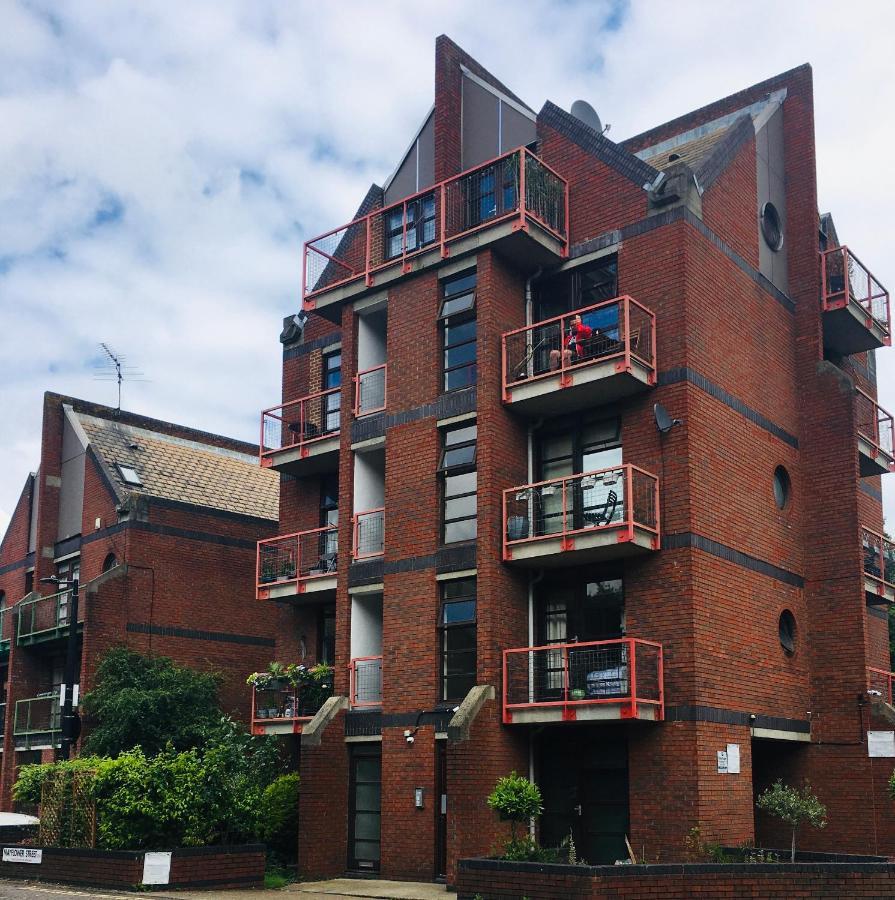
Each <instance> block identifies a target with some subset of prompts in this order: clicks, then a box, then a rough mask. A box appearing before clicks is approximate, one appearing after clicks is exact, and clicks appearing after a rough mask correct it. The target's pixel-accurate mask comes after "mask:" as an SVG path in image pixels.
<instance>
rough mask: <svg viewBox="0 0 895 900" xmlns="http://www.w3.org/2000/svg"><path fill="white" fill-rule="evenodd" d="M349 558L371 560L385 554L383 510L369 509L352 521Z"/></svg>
mask: <svg viewBox="0 0 895 900" xmlns="http://www.w3.org/2000/svg"><path fill="white" fill-rule="evenodd" d="M352 534H353V539H352V542H351V558H352V559H354V560H355V561H360V560H364V559H373V558H374V557H377V556H382V555H383V553H385V509H384V508H383V507H380V508H379V509H369V510H367V511H366V512H359V513H355V514H354V518H353V519H352Z"/></svg>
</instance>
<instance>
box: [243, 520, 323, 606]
mask: <svg viewBox="0 0 895 900" xmlns="http://www.w3.org/2000/svg"><path fill="white" fill-rule="evenodd" d="M338 548H339V533H338V529H337V528H335V526H332V525H327V526H324V527H323V528H312V529H310V530H309V531H299V532H297V533H296V534H286V535H283V536H282V537H275V538H269V539H268V540H266V541H258V558H257V564H256V567H255V591H256V597H257V598H258V599H259V600H287V599H290V598H294V597H303V596H305V595H307V594H313V595H320V594H323V593H324V592H330V593H332V592H333V591H335V589H336V570H337V564H338ZM313 599H326V598H325V597H322V596H321V597H319V598H318V597H316V596H315V597H314V598H313Z"/></svg>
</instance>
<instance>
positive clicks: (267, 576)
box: [260, 557, 277, 584]
mask: <svg viewBox="0 0 895 900" xmlns="http://www.w3.org/2000/svg"><path fill="white" fill-rule="evenodd" d="M276 580H277V567H276V564H275V563H274V561H273V560H272V559H270V558H269V557H266V558H265V559H264V560H263V562H262V563H261V578H260V583H261V584H270V583H271V582H272V581H276Z"/></svg>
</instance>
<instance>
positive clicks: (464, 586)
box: [440, 578, 477, 700]
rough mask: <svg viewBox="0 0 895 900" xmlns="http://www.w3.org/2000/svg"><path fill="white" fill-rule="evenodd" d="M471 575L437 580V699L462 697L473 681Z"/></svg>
mask: <svg viewBox="0 0 895 900" xmlns="http://www.w3.org/2000/svg"><path fill="white" fill-rule="evenodd" d="M475 595H476V584H475V578H458V579H456V580H454V581H443V582H442V583H441V600H442V602H441V623H440V627H441V699H442V700H462V699H463V698H464V697H465V696H466V695H467V693H469V690H470V688H472V687H475V680H476V659H477V657H476V596H475Z"/></svg>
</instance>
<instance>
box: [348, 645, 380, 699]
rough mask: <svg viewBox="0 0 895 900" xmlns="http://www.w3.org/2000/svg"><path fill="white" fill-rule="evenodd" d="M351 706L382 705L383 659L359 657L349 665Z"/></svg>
mask: <svg viewBox="0 0 895 900" xmlns="http://www.w3.org/2000/svg"><path fill="white" fill-rule="evenodd" d="M348 675H349V682H350V691H349V697H350V700H351V705H352V706H354V707H357V706H380V705H381V704H382V657H381V656H358V657H355V658H354V659H352V660H351V662H350V663H349V664H348Z"/></svg>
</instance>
